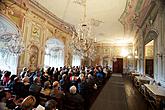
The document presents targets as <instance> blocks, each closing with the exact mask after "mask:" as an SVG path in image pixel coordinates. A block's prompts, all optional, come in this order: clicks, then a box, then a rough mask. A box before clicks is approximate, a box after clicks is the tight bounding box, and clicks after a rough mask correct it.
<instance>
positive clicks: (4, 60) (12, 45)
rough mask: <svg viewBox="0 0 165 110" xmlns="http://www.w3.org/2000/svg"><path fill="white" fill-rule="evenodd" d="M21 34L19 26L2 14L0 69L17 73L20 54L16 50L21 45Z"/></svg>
mask: <svg viewBox="0 0 165 110" xmlns="http://www.w3.org/2000/svg"><path fill="white" fill-rule="evenodd" d="M20 36H21V34H20V33H19V29H18V28H17V26H16V25H15V24H14V23H12V22H11V21H10V20H9V19H8V18H6V17H4V16H3V15H1V14H0V65H1V66H0V70H4V71H6V70H7V71H10V72H11V74H17V66H18V55H19V54H17V53H14V52H17V50H18V49H17V47H16V46H20V44H19V43H18V42H19V41H18V40H17V38H18V37H20ZM18 39H19V38H18ZM13 41H14V42H13ZM15 41H16V42H17V41H18V42H17V43H16V42H15ZM20 49H21V48H20Z"/></svg>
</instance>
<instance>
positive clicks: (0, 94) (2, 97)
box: [0, 90, 6, 102]
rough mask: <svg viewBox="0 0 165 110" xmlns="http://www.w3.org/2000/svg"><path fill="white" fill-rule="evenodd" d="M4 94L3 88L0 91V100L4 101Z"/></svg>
mask: <svg viewBox="0 0 165 110" xmlns="http://www.w3.org/2000/svg"><path fill="white" fill-rule="evenodd" d="M5 97H6V94H5V92H4V91H3V90H1V91H0V102H4V100H5Z"/></svg>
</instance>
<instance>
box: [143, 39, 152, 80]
mask: <svg viewBox="0 0 165 110" xmlns="http://www.w3.org/2000/svg"><path fill="white" fill-rule="evenodd" d="M144 62H145V74H146V75H148V76H150V77H152V78H153V77H154V40H152V41H150V42H149V43H147V44H146V45H145V61H144Z"/></svg>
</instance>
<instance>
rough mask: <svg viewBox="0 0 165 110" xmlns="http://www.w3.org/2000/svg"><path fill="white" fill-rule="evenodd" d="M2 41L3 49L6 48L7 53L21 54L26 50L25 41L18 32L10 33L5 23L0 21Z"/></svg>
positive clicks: (0, 39)
mask: <svg viewBox="0 0 165 110" xmlns="http://www.w3.org/2000/svg"><path fill="white" fill-rule="evenodd" d="M0 30H1V32H0V43H1V45H2V47H0V48H1V50H6V52H7V53H10V54H13V55H16V56H17V55H20V54H22V52H23V51H24V43H23V40H22V38H21V37H20V35H19V32H18V33H10V32H8V31H7V29H6V27H5V25H4V24H3V23H2V22H0Z"/></svg>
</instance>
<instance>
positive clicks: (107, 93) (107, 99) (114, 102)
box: [90, 74, 128, 110]
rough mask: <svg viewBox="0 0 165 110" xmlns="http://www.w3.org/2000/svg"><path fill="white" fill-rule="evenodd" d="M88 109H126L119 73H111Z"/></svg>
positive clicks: (123, 89) (122, 81)
mask: <svg viewBox="0 0 165 110" xmlns="http://www.w3.org/2000/svg"><path fill="white" fill-rule="evenodd" d="M90 110H128V106H127V99H126V94H125V88H124V80H123V78H122V75H121V74H113V75H112V76H111V78H110V79H109V81H108V82H107V83H106V85H105V86H104V88H103V89H102V91H101V92H100V94H99V96H98V97H97V99H96V100H95V102H94V103H93V105H92V107H91V109H90Z"/></svg>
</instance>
